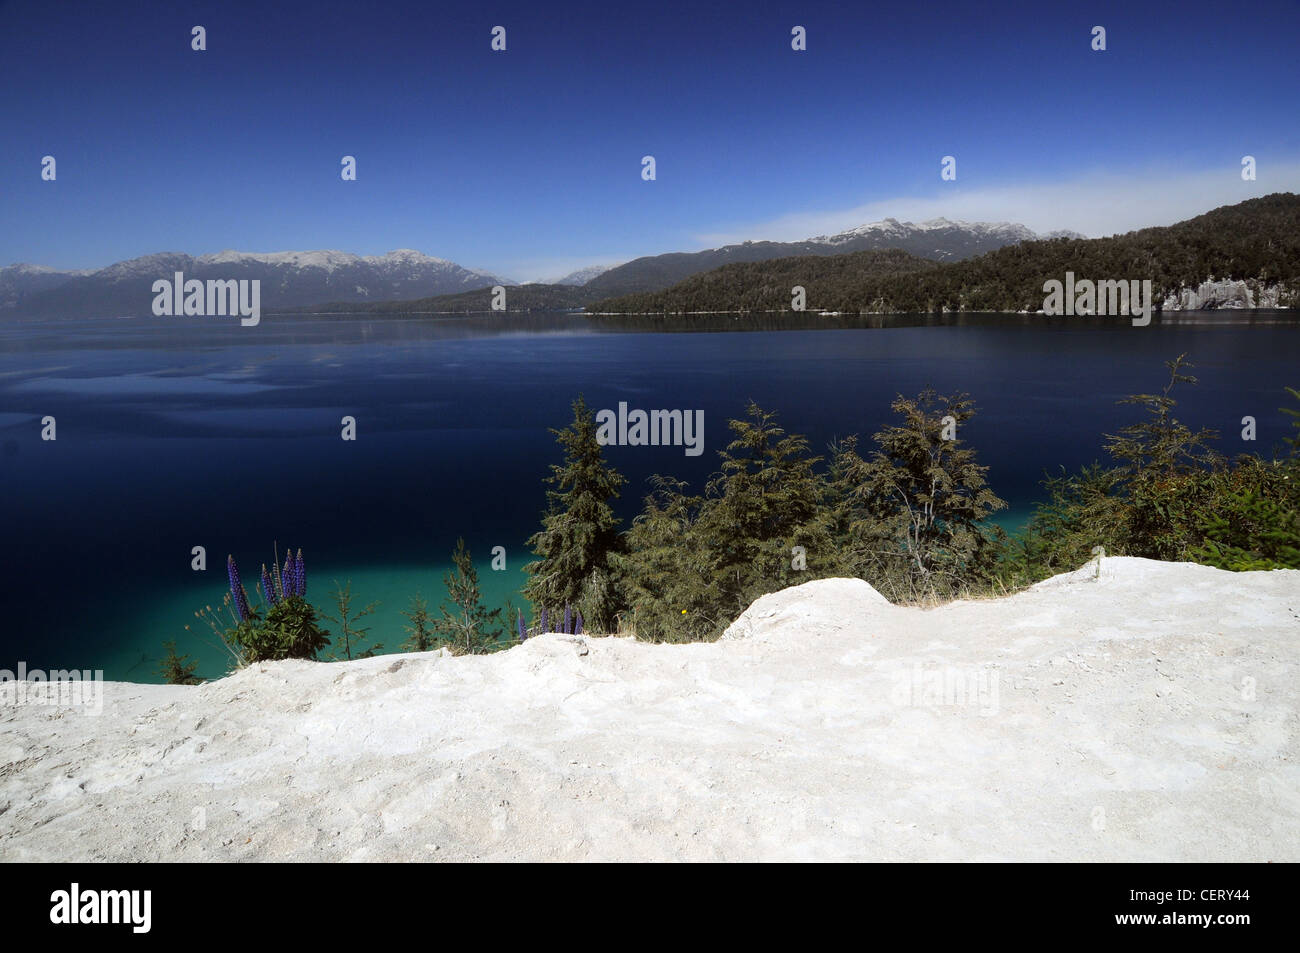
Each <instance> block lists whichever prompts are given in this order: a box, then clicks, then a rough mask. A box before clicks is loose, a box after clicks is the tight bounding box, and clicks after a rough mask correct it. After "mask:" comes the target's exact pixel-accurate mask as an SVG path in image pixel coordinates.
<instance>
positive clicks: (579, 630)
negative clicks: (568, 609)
mask: <svg viewBox="0 0 1300 953" xmlns="http://www.w3.org/2000/svg"><path fill="white" fill-rule="evenodd" d="M576 611H577V613H578V621H577V627H576V628H575V629H574V630H573V634H574V635H582V610H581V609H578V610H576Z"/></svg>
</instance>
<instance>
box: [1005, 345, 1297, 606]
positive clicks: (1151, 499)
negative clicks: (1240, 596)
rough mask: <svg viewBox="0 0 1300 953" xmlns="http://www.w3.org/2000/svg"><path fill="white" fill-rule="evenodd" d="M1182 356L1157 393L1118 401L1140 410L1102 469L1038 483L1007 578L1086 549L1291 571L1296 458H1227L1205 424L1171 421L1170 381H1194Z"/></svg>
mask: <svg viewBox="0 0 1300 953" xmlns="http://www.w3.org/2000/svg"><path fill="white" fill-rule="evenodd" d="M1185 357H1186V355H1180V356H1179V357H1178V358H1176V359H1174V360H1173V361H1170V362H1167V364H1166V367H1168V369H1169V379H1168V382H1167V383H1166V385H1165V387H1164V389H1163V390H1162V391H1161V392H1160V393H1159V394H1136V395H1133V396H1132V397H1129V398H1127V399H1125V400H1123V401H1121V403H1124V404H1132V405H1135V406H1138V407H1141V408H1143V409H1144V410H1145V411H1146V416H1145V417H1144V418H1142V419H1140V420H1139V421H1137V422H1136V423H1134V424H1131V425H1129V426H1127V427H1125V428H1123V429H1122V430H1121V431H1120V433H1119V434H1118V435H1113V436H1111V437H1109V438H1108V443H1107V449H1108V450H1109V452H1110V456H1111V459H1112V461H1113V464H1112V465H1111V466H1109V467H1103V466H1101V465H1100V464H1094V465H1093V466H1092V467H1088V468H1085V469H1084V470H1083V471H1081V472H1080V473H1078V474H1074V475H1069V476H1066V475H1064V474H1063V475H1061V476H1060V477H1057V478H1053V479H1049V480H1047V481H1046V482H1045V486H1046V487H1047V490H1048V494H1049V500H1048V502H1047V503H1045V504H1043V505H1041V506H1039V507H1038V510H1037V512H1036V514H1035V516H1034V518H1033V520H1031V522H1030V524H1029V527H1028V529H1027V531H1026V532H1025V533H1024V534H1022V535H1021V537H1020V538H1019V539H1018V540H1016V541H1014V542H1013V543H1012V544H1011V546H1010V547H1008V550H1007V551H1006V552H1005V553H1004V554H1003V559H1002V568H1003V569H1004V570H1005V572H1006V573H1007V575H1008V576H1009V577H1010V579H1011V580H1012V581H1013V582H1017V583H1024V582H1034V581H1037V580H1038V579H1042V578H1045V577H1047V576H1050V575H1053V574H1054V573H1057V572H1064V571H1068V570H1071V569H1077V568H1078V567H1079V566H1081V565H1082V564H1083V563H1084V562H1085V561H1086V560H1087V559H1088V558H1089V555H1088V554H1090V553H1091V552H1092V548H1093V547H1094V546H1103V547H1104V548H1105V550H1106V552H1107V553H1110V554H1112V555H1123V556H1142V557H1145V558H1148V559H1163V560H1172V561H1195V562H1201V563H1206V564H1208V565H1212V566H1217V567H1219V568H1221V569H1232V570H1247V569H1276V568H1300V559H1298V557H1300V526H1298V525H1297V513H1298V512H1300V457H1297V456H1296V455H1294V454H1293V455H1292V456H1291V457H1289V458H1288V459H1285V460H1264V459H1262V458H1260V457H1259V456H1256V455H1250V454H1242V455H1241V456H1239V457H1237V458H1236V459H1235V460H1233V461H1228V460H1225V459H1224V458H1223V457H1222V456H1221V455H1220V454H1218V453H1216V452H1214V451H1213V450H1212V449H1211V448H1210V447H1209V441H1210V440H1211V439H1212V438H1213V436H1214V433H1213V431H1209V430H1199V431H1193V430H1192V429H1191V428H1189V427H1187V426H1186V425H1184V424H1183V423H1181V422H1180V421H1178V420H1177V419H1176V418H1175V417H1174V409H1175V407H1176V406H1177V402H1176V401H1175V400H1174V398H1173V397H1172V396H1171V394H1172V391H1173V388H1174V386H1175V385H1176V384H1180V383H1186V384H1195V383H1196V379H1195V378H1194V377H1191V376H1189V375H1187V374H1184V373H1183V369H1184V368H1186V367H1190V366H1191V365H1189V364H1187V362H1186V360H1185ZM1290 390H1291V389H1290V388H1288V391H1290ZM1293 393H1294V392H1293Z"/></svg>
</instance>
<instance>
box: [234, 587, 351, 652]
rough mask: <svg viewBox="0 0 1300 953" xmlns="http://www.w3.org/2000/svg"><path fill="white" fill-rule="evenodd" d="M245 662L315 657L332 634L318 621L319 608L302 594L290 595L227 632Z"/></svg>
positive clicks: (253, 613)
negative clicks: (264, 616) (263, 613)
mask: <svg viewBox="0 0 1300 953" xmlns="http://www.w3.org/2000/svg"><path fill="white" fill-rule="evenodd" d="M226 641H227V642H228V643H230V644H231V645H232V646H234V647H235V650H236V651H237V652H238V654H239V656H240V658H241V659H242V660H243V663H244V664H251V663H253V662H272V661H277V660H279V659H287V658H297V659H314V658H316V653H317V652H319V651H320V650H321V649H323V648H324V647H325V646H327V645H329V642H330V640H329V634H328V633H327V632H325V630H324V629H322V628H321V627H320V625H319V622H318V619H317V615H316V609H315V607H313V606H312V604H311V603H309V602H308V601H307V600H306V599H304V598H302V597H301V596H287V597H285V598H284V599H282V600H281V601H280V602H278V603H277V604H276V605H274V606H271V607H270V608H269V609H268V610H267V612H266V618H265V619H263V618H262V617H261V614H260V613H259V612H258V611H257V610H256V609H254V610H253V611H252V614H251V615H250V616H249V617H248V618H247V619H245V620H244V621H243V622H241V623H239V624H238V625H236V626H235V627H233V628H232V629H230V630H228V631H227V632H226Z"/></svg>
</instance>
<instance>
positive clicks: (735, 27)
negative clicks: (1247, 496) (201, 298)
mask: <svg viewBox="0 0 1300 953" xmlns="http://www.w3.org/2000/svg"><path fill="white" fill-rule="evenodd" d="M196 24H201V25H203V26H204V27H206V29H207V46H208V49H207V50H206V51H205V52H201V53H198V52H194V51H192V50H191V49H190V29H191V27H192V26H194V25H196ZM498 24H499V25H503V26H505V27H506V30H507V46H508V48H507V50H506V52H504V53H494V52H492V51H491V50H490V49H489V43H490V40H491V36H490V31H491V28H492V27H493V26H495V25H498ZM796 24H798V25H802V26H804V27H806V28H807V32H808V50H807V51H806V52H798V53H797V52H794V51H792V50H791V49H790V31H791V28H792V27H793V26H794V25H796ZM1095 25H1102V26H1104V27H1105V28H1106V30H1107V47H1108V49H1107V50H1106V51H1105V52H1104V53H1098V52H1094V51H1092V50H1091V49H1090V31H1091V29H1092V27H1093V26H1095ZM1297 41H1300V4H1298V3H1296V2H1295V0H1270V2H1253V0H1244V2H1236V3H1231V4H1228V3H1203V2H1198V0H1184V2H1178V3H1142V2H1133V0H1129V2H1123V3H1073V2H1072V3H1043V4H1030V3H998V2H996V0H992V2H988V3H969V2H962V3H946V2H936V0H930V2H925V3H915V4H914V3H894V4H876V3H860V4H849V3H842V2H840V3H825V4H820V3H766V4H765V3H754V4H744V5H740V4H736V5H724V4H710V3H684V4H669V3H661V2H646V3H611V2H608V0H606V2H602V3H592V4H568V3H557V4H540V3H534V4H527V5H524V4H513V3H483V2H481V0H480V2H478V3H430V2H428V0H423V2H418V3H391V4H385V3H374V4H369V3H364V2H358V3H355V4H352V3H349V4H334V3H329V2H322V3H312V4H293V3H289V4H270V3H242V2H211V3H159V4H150V3H140V4H105V3H101V2H95V3H57V4H47V3H40V2H2V0H0V119H3V138H2V139H0V141H2V142H3V148H2V149H0V264H9V263H13V262H18V261H26V262H33V263H37V264H45V265H52V266H55V267H61V268H91V267H101V266H103V265H106V264H109V263H111V262H113V261H116V260H119V259H123V258H129V257H134V256H136V255H142V254H149V253H152V252H157V251H184V252H189V253H192V254H202V253H207V252H215V251H221V250H223V249H227V248H234V249H239V250H242V251H279V250H288V249H316V248H337V249H342V250H345V251H351V252H356V253H359V254H382V253H383V252H386V251H388V250H390V249H394V248H416V249H419V250H420V251H423V252H425V253H427V254H430V255H436V256H439V257H443V258H449V259H452V260H453V261H457V262H459V263H461V264H464V265H467V266H470V267H479V268H485V269H489V270H492V271H495V272H497V273H499V274H503V275H505V276H507V277H510V278H515V279H521V280H529V279H536V278H543V277H554V276H558V275H559V274H562V273H563V272H565V271H568V270H570V269H571V268H576V267H580V266H582V265H586V264H591V263H595V262H612V261H619V260H626V259H628V258H632V257H635V256H637V255H642V254H656V253H659V252H664V251H674V250H690V249H694V248H702V247H709V246H711V245H716V244H719V243H722V242H725V241H729V240H739V239H743V238H778V239H796V238H802V237H808V236H809V235H814V234H821V233H824V232H829V231H836V230H839V229H841V228H846V227H850V226H852V225H855V224H860V223H861V222H863V221H868V220H872V219H876V218H881V217H885V216H887V215H893V216H895V217H898V218H911V219H913V220H918V219H921V218H926V217H933V216H937V215H945V216H947V217H949V218H964V219H967V220H971V219H996V220H1013V221H1022V222H1025V223H1026V224H1028V225H1030V226H1031V227H1033V228H1037V229H1039V230H1047V229H1051V228H1074V229H1077V230H1079V231H1083V232H1085V233H1087V234H1090V235H1096V234H1109V233H1111V232H1114V231H1122V230H1126V229H1128V228H1132V227H1137V226H1140V225H1147V224H1167V223H1168V222H1172V221H1176V220H1177V219H1179V218H1183V217H1187V216H1188V215H1192V214H1196V213H1197V212H1200V211H1204V210H1206V209H1208V208H1211V207H1214V206H1216V205H1220V204H1224V203H1226V202H1231V201H1239V200H1240V199H1243V198H1247V197H1249V196H1251V195H1258V194H1265V193H1268V192H1274V191H1294V190H1297V189H1298V188H1300V122H1298V121H1297V119H1298V118H1300V109H1298V108H1297V106H1298V105H1300V103H1298V102H1297V100H1298V99H1300V56H1297V55H1296V49H1297V46H1298V44H1297ZM647 154H651V155H654V156H655V158H656V162H657V174H658V178H657V180H656V181H654V182H645V181H643V180H642V179H641V177H640V170H641V164H640V160H641V157H642V156H643V155H647ZM1246 154H1250V155H1254V156H1255V157H1256V159H1257V161H1258V164H1259V173H1258V175H1259V178H1258V180H1257V181H1256V182H1243V181H1241V178H1240V175H1239V170H1240V162H1241V157H1242V156H1243V155H1246ZM44 155H53V156H54V157H55V158H56V160H57V163H58V165H57V170H58V178H57V181H55V182H43V181H41V178H40V161H41V157H42V156H44ZM343 155H354V156H356V158H357V163H358V177H357V181H355V182H344V181H342V180H341V179H340V177H339V169H340V165H339V163H340V158H341V157H342V156H343ZM944 155H953V156H955V157H956V158H957V174H958V175H957V181H955V182H942V181H941V180H940V177H939V164H940V159H941V157H942V156H944Z"/></svg>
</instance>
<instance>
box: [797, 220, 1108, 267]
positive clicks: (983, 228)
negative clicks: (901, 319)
mask: <svg viewBox="0 0 1300 953" xmlns="http://www.w3.org/2000/svg"><path fill="white" fill-rule="evenodd" d="M1083 237H1084V236H1083V235H1080V234H1079V233H1078V232H1071V231H1056V232H1052V233H1050V234H1048V235H1039V234H1037V233H1036V232H1034V230H1033V229H1030V228H1026V227H1025V226H1024V225H1020V224H1018V223H1016V222H954V221H951V220H949V219H946V218H932V219H930V220H929V221H926V222H921V223H920V224H919V225H918V224H915V223H913V222H900V221H899V220H898V219H896V218H887V219H885V220H884V221H881V222H871V223H869V224H867V225H859V226H858V227H857V228H850V229H849V230H848V231H844V232H840V233H839V234H838V235H818V236H817V237H816V238H810V239H808V241H810V242H817V243H818V244H822V245H828V246H831V247H833V248H835V249H836V251H862V250H864V248H902V249H903V250H904V251H909V252H911V253H912V254H914V255H921V256H923V257H925V258H933V259H935V260H936V261H944V260H948V259H958V258H968V257H970V256H972V255H980V254H983V253H984V252H987V251H993V250H994V249H997V248H1001V247H1002V246H1003V245H1014V244H1015V243H1017V242H1027V241H1034V240H1035V239H1040V238H1083ZM864 243H867V244H864ZM846 246H852V247H851V248H849V247H846Z"/></svg>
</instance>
